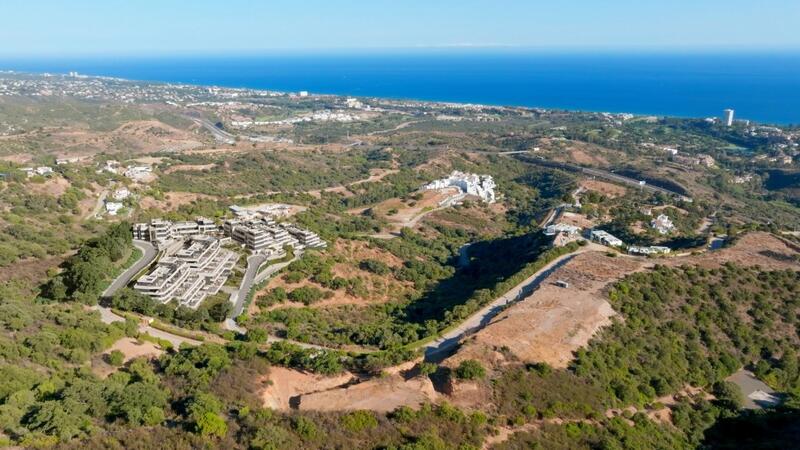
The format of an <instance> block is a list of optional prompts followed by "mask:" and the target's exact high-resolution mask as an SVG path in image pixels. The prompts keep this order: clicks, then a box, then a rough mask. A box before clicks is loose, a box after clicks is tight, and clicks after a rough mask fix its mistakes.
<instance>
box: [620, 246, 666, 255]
mask: <svg viewBox="0 0 800 450" xmlns="http://www.w3.org/2000/svg"><path fill="white" fill-rule="evenodd" d="M671 251H672V249H671V248H669V247H663V246H659V245H651V246H649V247H638V246H635V245H631V246H630V247H628V253H631V254H634V255H659V254H667V253H670V252H671Z"/></svg>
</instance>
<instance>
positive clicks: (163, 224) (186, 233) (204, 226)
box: [133, 217, 219, 245]
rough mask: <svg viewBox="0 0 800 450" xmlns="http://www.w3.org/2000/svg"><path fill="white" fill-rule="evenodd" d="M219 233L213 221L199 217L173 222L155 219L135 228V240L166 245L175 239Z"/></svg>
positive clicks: (138, 224)
mask: <svg viewBox="0 0 800 450" xmlns="http://www.w3.org/2000/svg"><path fill="white" fill-rule="evenodd" d="M217 231H219V228H218V227H217V225H216V224H215V223H214V221H213V220H211V219H207V218H205V217H198V218H197V219H195V220H194V221H181V222H171V221H169V220H163V219H153V220H151V221H150V222H149V223H137V224H135V225H134V226H133V238H134V239H138V240H141V241H150V242H153V243H156V244H159V245H161V244H164V243H166V242H167V241H170V240H174V239H184V238H188V237H190V236H194V235H198V234H211V233H215V232H217Z"/></svg>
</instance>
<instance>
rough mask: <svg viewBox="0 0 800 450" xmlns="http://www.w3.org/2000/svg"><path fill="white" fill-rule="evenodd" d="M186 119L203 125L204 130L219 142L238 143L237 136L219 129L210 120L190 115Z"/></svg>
mask: <svg viewBox="0 0 800 450" xmlns="http://www.w3.org/2000/svg"><path fill="white" fill-rule="evenodd" d="M185 117H186V118H187V119H189V120H192V121H193V122H195V123H197V124H198V125H202V126H203V128H205V129H206V130H208V131H209V132H210V133H211V134H212V135H213V136H214V139H216V140H217V141H219V142H222V143H223V144H235V143H236V135H234V134H231V133H229V132H227V131H225V130H223V129H221V128H219V127H217V126H216V125H214V124H213V123H211V121H209V120H208V119H206V118H203V117H196V116H190V115H187V116H185Z"/></svg>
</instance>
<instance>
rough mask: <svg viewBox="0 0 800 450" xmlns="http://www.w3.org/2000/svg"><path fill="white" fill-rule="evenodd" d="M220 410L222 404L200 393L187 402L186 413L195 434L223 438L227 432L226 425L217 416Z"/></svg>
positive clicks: (214, 398) (206, 394) (212, 397)
mask: <svg viewBox="0 0 800 450" xmlns="http://www.w3.org/2000/svg"><path fill="white" fill-rule="evenodd" d="M221 409H222V403H221V402H220V401H219V400H218V399H217V398H216V397H214V396H213V395H211V394H208V393H204V392H201V393H199V394H197V395H195V396H194V397H193V398H192V400H191V401H190V402H189V406H188V408H187V411H188V413H189V419H190V420H191V421H192V422H193V423H194V427H195V431H196V432H198V433H200V434H202V435H203V436H219V437H224V436H225V434H226V433H227V432H228V424H227V423H225V419H223V418H222V417H221V416H220V415H219V412H220V410H221Z"/></svg>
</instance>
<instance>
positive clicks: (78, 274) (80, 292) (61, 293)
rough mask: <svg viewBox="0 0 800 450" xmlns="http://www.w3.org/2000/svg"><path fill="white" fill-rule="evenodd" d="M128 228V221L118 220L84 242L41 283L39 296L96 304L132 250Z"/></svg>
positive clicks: (129, 227)
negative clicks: (59, 269) (51, 277)
mask: <svg viewBox="0 0 800 450" xmlns="http://www.w3.org/2000/svg"><path fill="white" fill-rule="evenodd" d="M130 229H131V226H130V224H129V223H127V222H120V223H118V224H115V225H112V226H110V227H109V228H108V230H107V231H106V232H105V234H103V235H102V236H100V237H97V238H94V239H90V240H89V241H87V242H86V243H85V244H84V245H83V246H82V247H81V248H80V250H78V252H77V253H76V254H75V255H74V256H71V257H69V258H68V259H67V260H66V261H65V262H64V264H63V267H64V270H63V271H62V273H61V274H59V275H58V276H57V277H54V278H53V279H51V280H50V281H49V282H48V283H47V284H46V285H45V286H44V288H43V289H42V295H43V296H44V297H46V298H48V299H52V300H59V301H60V300H67V299H76V300H79V301H81V302H84V303H87V304H94V303H97V298H98V297H99V295H100V293H101V292H102V291H103V289H105V288H106V287H107V286H108V284H109V283H110V282H111V280H112V277H114V276H116V275H118V273H119V272H121V270H120V269H121V267H120V265H121V264H122V263H123V262H125V261H126V259H125V257H126V256H129V254H130V253H131V252H132V249H133V246H132V245H131V239H132V238H131V231H130Z"/></svg>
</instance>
